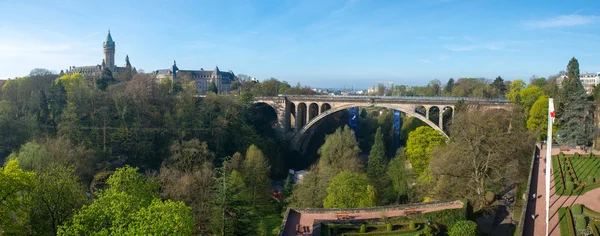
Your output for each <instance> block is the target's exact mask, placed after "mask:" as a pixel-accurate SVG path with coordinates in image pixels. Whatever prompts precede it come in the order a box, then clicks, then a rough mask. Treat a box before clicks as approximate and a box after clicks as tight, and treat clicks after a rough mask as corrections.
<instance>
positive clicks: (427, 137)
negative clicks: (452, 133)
mask: <svg viewBox="0 0 600 236" xmlns="http://www.w3.org/2000/svg"><path fill="white" fill-rule="evenodd" d="M445 141H446V138H445V137H444V136H443V135H442V134H441V133H440V132H439V131H437V130H434V129H433V128H431V127H429V126H421V127H419V128H417V129H416V130H414V131H412V132H410V133H409V135H408V141H407V142H406V156H407V157H408V160H409V161H410V163H411V164H412V168H413V169H414V172H415V174H416V175H417V176H421V175H422V174H424V173H426V171H427V168H428V166H429V160H431V151H432V150H433V148H435V147H437V146H440V145H441V144H443V143H444V142H445Z"/></svg>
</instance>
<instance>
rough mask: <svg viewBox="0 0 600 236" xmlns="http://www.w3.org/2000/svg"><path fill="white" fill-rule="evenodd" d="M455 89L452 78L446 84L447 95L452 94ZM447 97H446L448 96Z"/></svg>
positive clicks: (445, 91)
mask: <svg viewBox="0 0 600 236" xmlns="http://www.w3.org/2000/svg"><path fill="white" fill-rule="evenodd" d="M453 87H454V79H453V78H450V79H449V80H448V83H446V86H445V87H444V93H445V94H448V95H449V94H452V88H453ZM448 95H446V96H448Z"/></svg>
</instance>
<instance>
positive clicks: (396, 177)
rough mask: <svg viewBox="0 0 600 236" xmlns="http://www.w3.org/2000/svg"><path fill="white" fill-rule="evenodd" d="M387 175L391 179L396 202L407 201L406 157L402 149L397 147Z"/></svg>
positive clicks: (407, 177)
mask: <svg viewBox="0 0 600 236" xmlns="http://www.w3.org/2000/svg"><path fill="white" fill-rule="evenodd" d="M387 176H388V178H390V180H391V181H392V186H393V189H394V193H395V197H396V202H399V203H403V202H406V201H408V183H409V174H408V171H407V169H406V158H405V157H404V149H402V148H399V149H398V150H397V151H396V157H394V158H393V159H392V160H391V161H390V164H389V166H388V169H387Z"/></svg>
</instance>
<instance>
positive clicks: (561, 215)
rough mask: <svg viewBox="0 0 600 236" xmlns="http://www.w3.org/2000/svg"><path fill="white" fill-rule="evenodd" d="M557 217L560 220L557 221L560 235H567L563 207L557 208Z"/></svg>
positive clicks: (566, 223) (567, 229)
mask: <svg viewBox="0 0 600 236" xmlns="http://www.w3.org/2000/svg"><path fill="white" fill-rule="evenodd" d="M558 219H559V220H560V221H559V223H558V225H559V226H560V235H561V236H569V228H568V227H569V225H568V224H569V223H568V222H567V216H566V213H565V208H564V207H561V208H559V209H558Z"/></svg>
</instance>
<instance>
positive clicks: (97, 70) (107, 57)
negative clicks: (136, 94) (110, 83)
mask: <svg viewBox="0 0 600 236" xmlns="http://www.w3.org/2000/svg"><path fill="white" fill-rule="evenodd" d="M102 48H103V51H104V59H102V64H98V65H95V66H69V69H67V70H66V71H64V73H65V74H69V75H70V74H74V73H80V74H83V75H94V76H100V75H101V74H102V71H103V70H104V69H105V68H106V69H108V70H110V71H111V72H112V73H113V76H114V75H116V74H119V73H123V72H125V71H126V70H128V69H129V70H132V71H135V68H132V67H131V63H130V62H129V55H127V56H125V66H123V67H119V66H117V65H115V52H116V45H115V41H113V39H112V36H111V35H110V30H109V31H108V35H107V36H106V40H105V41H104V43H103V44H102ZM134 73H135V72H134ZM61 74H62V73H61Z"/></svg>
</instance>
